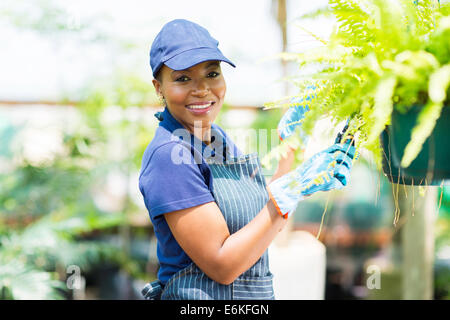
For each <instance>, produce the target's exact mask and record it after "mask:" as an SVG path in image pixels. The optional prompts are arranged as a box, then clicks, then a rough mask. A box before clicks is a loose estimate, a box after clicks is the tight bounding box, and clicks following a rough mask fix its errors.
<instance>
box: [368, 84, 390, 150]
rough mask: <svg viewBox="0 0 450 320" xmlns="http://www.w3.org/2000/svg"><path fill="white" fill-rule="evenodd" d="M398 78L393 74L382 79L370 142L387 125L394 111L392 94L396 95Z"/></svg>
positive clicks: (377, 91)
mask: <svg viewBox="0 0 450 320" xmlns="http://www.w3.org/2000/svg"><path fill="white" fill-rule="evenodd" d="M396 83H397V79H396V78H395V77H393V76H390V77H386V78H385V79H382V80H380V83H379V84H378V86H377V88H376V92H375V104H374V106H373V113H372V117H373V119H374V122H373V126H372V128H371V132H370V135H369V137H368V143H373V141H375V140H376V139H378V137H379V136H380V134H381V132H382V131H383V130H384V128H385V127H386V124H387V123H388V121H389V119H390V117H391V113H392V108H393V104H392V96H393V95H394V89H395V85H396Z"/></svg>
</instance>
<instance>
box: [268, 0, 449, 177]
mask: <svg viewBox="0 0 450 320" xmlns="http://www.w3.org/2000/svg"><path fill="white" fill-rule="evenodd" d="M323 14H327V15H332V16H333V17H334V18H335V20H336V23H335V26H334V29H333V32H332V34H331V36H330V38H329V39H328V40H323V39H320V38H319V37H317V36H315V37H316V38H317V39H320V43H322V45H321V46H320V47H318V48H314V49H312V50H309V51H306V52H303V53H283V55H282V57H283V58H284V59H288V60H293V61H296V62H297V63H298V64H299V66H300V70H301V71H302V72H303V75H302V76H300V77H298V78H297V79H295V83H296V84H297V86H298V88H299V92H300V94H299V95H298V96H297V97H298V98H303V101H306V97H307V96H308V95H309V94H310V92H308V90H307V88H308V87H311V86H314V87H316V90H315V99H313V100H311V101H308V105H309V108H310V111H309V112H308V113H307V114H306V116H305V118H304V121H303V124H302V126H301V128H299V130H300V131H303V132H302V135H304V134H311V132H312V129H313V128H314V125H315V123H316V122H317V121H318V120H319V119H322V118H324V117H327V118H329V119H330V120H331V122H332V123H333V125H337V124H338V123H340V122H342V121H345V120H349V127H348V130H347V133H346V135H352V136H354V137H355V139H356V140H355V141H356V147H357V149H360V148H365V149H367V150H369V151H371V152H372V153H373V155H374V157H375V161H376V163H377V165H378V167H379V168H380V169H381V168H382V167H383V156H384V154H386V150H385V152H383V148H382V147H383V146H384V147H386V146H385V145H384V144H383V145H381V144H380V135H382V134H387V135H388V137H390V138H392V134H391V135H389V128H390V125H391V124H393V123H391V120H392V119H394V118H395V117H392V116H393V115H396V116H397V117H398V115H403V114H408V113H410V112H415V113H416V116H415V117H414V119H413V120H412V121H413V124H412V126H411V128H409V130H405V129H404V128H400V129H397V132H398V130H400V131H405V132H406V134H407V135H408V137H407V139H406V140H407V141H406V144H405V146H402V148H401V149H402V150H398V152H397V154H396V156H397V157H399V159H397V163H396V164H397V165H398V168H399V170H400V169H402V174H404V170H405V169H406V168H408V167H410V166H411V164H412V163H413V161H414V160H415V159H416V158H417V157H418V155H419V153H420V152H421V151H422V149H423V146H424V144H425V142H426V141H427V139H428V138H429V137H430V136H431V135H432V133H433V130H434V129H435V127H436V123H439V122H440V121H441V122H443V125H444V126H445V124H446V123H447V122H445V121H442V120H441V118H442V117H444V116H445V117H447V116H448V114H449V112H448V111H447V110H448V109H450V108H449V107H450V103H449V85H450V10H449V6H448V5H441V4H439V2H438V1H433V0H426V1H411V0H362V1H356V0H355V1H352V0H330V1H329V5H328V7H327V8H326V9H320V10H318V11H317V12H316V13H313V14H308V15H306V16H305V17H304V18H308V19H310V18H311V17H316V16H319V15H323ZM311 67H312V68H313V69H314V71H313V72H309V73H307V72H306V70H308V69H311ZM307 68H308V69H307ZM297 101H298V100H297ZM286 106H288V107H289V106H291V105H290V103H289V102H286V100H285V99H282V100H280V101H275V102H272V103H268V104H266V108H274V107H286ZM447 128H448V127H447ZM409 132H410V134H409ZM440 136H442V134H440ZM344 138H345V137H344ZM443 138H444V139H447V137H446V134H444V137H443ZM446 143H447V142H446ZM441 147H442V148H435V149H434V156H436V153H438V152H440V153H441V154H439V156H438V157H436V159H442V158H444V159H445V158H447V159H448V160H450V159H449V157H450V156H449V155H448V153H447V154H442V152H443V151H445V152H446V150H444V149H445V148H444V146H441ZM446 149H448V150H450V147H448V146H447V148H446ZM431 156H432V155H431V154H430V155H427V157H426V158H430V157H431ZM384 161H385V164H386V161H390V163H391V162H392V159H388V160H386V159H385V160H384ZM433 161H434V160H433ZM440 162H442V160H440ZM444 162H448V163H450V161H444ZM433 165H434V167H435V168H436V167H437V166H439V165H447V163H438V162H436V161H434V164H433ZM384 168H385V169H386V165H385V166H384ZM391 169H392V168H391ZM386 171H387V170H385V173H386V174H387V175H388V176H389V174H388V173H387V172H386ZM392 174H393V172H391V178H392ZM436 178H440V179H444V178H447V179H448V178H450V168H448V171H445V170H444V172H440V174H438V175H437V176H434V177H431V180H433V179H434V180H436ZM395 182H397V181H395ZM400 182H401V181H400ZM409 182H411V181H409ZM431 182H432V181H428V183H431Z"/></svg>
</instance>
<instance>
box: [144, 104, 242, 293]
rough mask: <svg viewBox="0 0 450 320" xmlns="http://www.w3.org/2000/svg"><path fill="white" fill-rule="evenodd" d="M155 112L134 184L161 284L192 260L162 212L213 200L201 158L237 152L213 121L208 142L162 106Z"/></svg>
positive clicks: (206, 166)
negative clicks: (153, 244) (151, 233)
mask: <svg viewBox="0 0 450 320" xmlns="http://www.w3.org/2000/svg"><path fill="white" fill-rule="evenodd" d="M155 116H157V117H160V118H161V119H162V120H161V121H160V123H159V127H158V128H157V129H156V132H155V136H154V138H153V139H152V141H151V142H150V144H149V145H148V146H147V149H146V150H145V152H144V156H143V159H142V167H141V171H140V175H139V189H140V191H141V193H142V196H143V197H144V202H145V206H146V207H147V210H148V212H149V215H150V219H151V221H152V223H153V228H154V231H155V235H156V239H157V256H158V260H159V264H160V268H159V271H158V278H159V280H160V281H161V282H162V283H163V284H165V283H166V282H167V280H168V279H169V278H170V277H171V276H172V275H173V274H174V273H176V272H177V271H179V270H181V269H182V268H184V267H187V266H188V265H189V264H190V263H191V262H192V260H191V259H190V258H189V257H188V255H187V254H186V253H185V252H184V251H183V249H182V248H181V247H180V246H179V245H178V243H177V241H176V240H175V238H174V236H173V235H172V232H171V231H170V228H169V226H168V224H167V222H166V219H165V218H164V214H165V213H167V212H172V211H175V210H181V209H186V208H190V207H194V206H198V205H201V204H204V203H207V202H211V201H215V200H214V196H213V193H212V192H213V184H212V179H213V178H212V175H211V171H210V168H209V166H208V164H207V163H206V162H205V157H211V158H213V159H216V160H217V161H223V160H226V159H227V158H228V157H235V156H239V155H241V154H242V153H241V152H240V150H239V149H238V148H237V147H236V145H235V144H234V143H233V142H232V141H231V139H230V138H229V137H228V136H227V134H226V133H225V131H223V129H222V128H220V127H219V126H218V125H216V124H214V123H213V124H212V125H211V141H212V142H211V144H210V145H209V146H208V145H206V144H205V143H203V142H202V141H201V140H200V139H198V138H197V137H195V136H194V135H193V134H191V133H189V131H188V130H186V129H185V128H184V127H183V126H182V125H181V124H180V123H179V122H178V121H177V120H176V119H175V118H174V117H173V116H172V115H171V114H170V112H169V110H168V108H167V107H166V108H165V109H164V111H163V112H160V113H158V114H157V115H155Z"/></svg>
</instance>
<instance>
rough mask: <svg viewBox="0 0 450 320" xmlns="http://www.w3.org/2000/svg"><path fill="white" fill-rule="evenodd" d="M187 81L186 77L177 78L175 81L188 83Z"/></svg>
mask: <svg viewBox="0 0 450 320" xmlns="http://www.w3.org/2000/svg"><path fill="white" fill-rule="evenodd" d="M188 80H189V78H188V77H186V76H181V77H179V78H177V79H176V80H175V81H179V82H185V81H188Z"/></svg>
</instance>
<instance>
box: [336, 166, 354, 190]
mask: <svg viewBox="0 0 450 320" xmlns="http://www.w3.org/2000/svg"><path fill="white" fill-rule="evenodd" d="M333 176H334V177H335V178H336V179H337V180H338V181H339V182H340V183H341V184H342V186H343V187H344V186H346V185H347V184H348V182H349V181H350V169H349V168H347V167H346V166H344V165H341V166H337V167H336V168H335V170H334V175H333Z"/></svg>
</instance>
